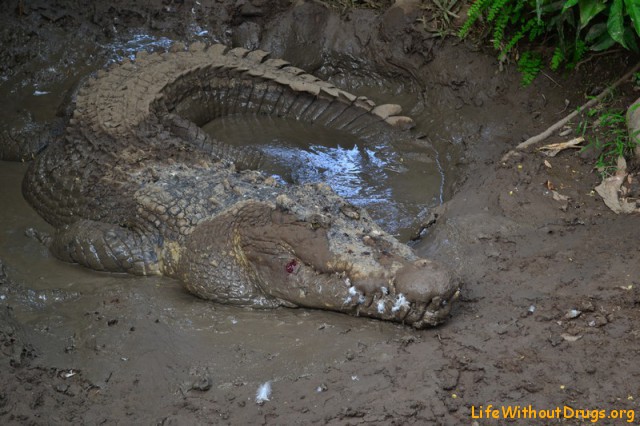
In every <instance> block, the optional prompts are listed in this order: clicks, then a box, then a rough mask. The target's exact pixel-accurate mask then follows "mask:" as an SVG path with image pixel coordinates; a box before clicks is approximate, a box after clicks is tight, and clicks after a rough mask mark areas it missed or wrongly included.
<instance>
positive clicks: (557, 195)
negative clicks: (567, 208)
mask: <svg viewBox="0 0 640 426" xmlns="http://www.w3.org/2000/svg"><path fill="white" fill-rule="evenodd" d="M551 193H552V194H553V195H552V196H553V199H554V200H556V201H569V197H567V196H566V195H562V194H560V193H559V192H558V191H553V190H552V191H551Z"/></svg>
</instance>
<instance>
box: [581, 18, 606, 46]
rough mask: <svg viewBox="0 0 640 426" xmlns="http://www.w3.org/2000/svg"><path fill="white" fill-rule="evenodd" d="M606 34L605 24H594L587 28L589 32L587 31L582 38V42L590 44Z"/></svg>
mask: <svg viewBox="0 0 640 426" xmlns="http://www.w3.org/2000/svg"><path fill="white" fill-rule="evenodd" d="M606 32H607V24H605V23H604V22H600V23H598V24H594V25H592V26H591V27H590V28H589V31H587V35H585V36H584V41H586V42H587V43H589V44H591V43H593V42H594V41H595V40H596V39H597V38H598V37H601V36H602V34H604V33H606Z"/></svg>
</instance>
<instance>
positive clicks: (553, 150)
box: [538, 136, 584, 157]
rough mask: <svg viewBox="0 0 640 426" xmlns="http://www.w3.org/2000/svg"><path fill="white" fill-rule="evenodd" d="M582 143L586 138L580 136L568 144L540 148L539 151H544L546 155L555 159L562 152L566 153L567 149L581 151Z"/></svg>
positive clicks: (561, 143) (567, 142) (554, 144)
mask: <svg viewBox="0 0 640 426" xmlns="http://www.w3.org/2000/svg"><path fill="white" fill-rule="evenodd" d="M582 142H584V138H583V137H582V136H579V137H577V138H573V139H571V140H569V141H566V142H560V143H552V144H549V145H545V146H543V147H540V148H538V151H543V152H544V154H546V155H548V156H549V157H555V156H556V155H557V154H558V153H559V152H560V151H564V150H565V149H569V148H573V149H579V148H580V146H579V145H580V144H581V143H582Z"/></svg>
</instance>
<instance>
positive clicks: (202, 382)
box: [191, 376, 213, 392]
mask: <svg viewBox="0 0 640 426" xmlns="http://www.w3.org/2000/svg"><path fill="white" fill-rule="evenodd" d="M212 382H213V381H212V380H211V377H209V376H206V377H201V378H200V379H198V380H196V381H195V382H193V383H192V384H191V389H192V390H197V391H201V392H206V391H208V390H209V389H211V385H212V384H213V383H212Z"/></svg>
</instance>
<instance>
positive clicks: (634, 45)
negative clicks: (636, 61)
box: [624, 27, 640, 53]
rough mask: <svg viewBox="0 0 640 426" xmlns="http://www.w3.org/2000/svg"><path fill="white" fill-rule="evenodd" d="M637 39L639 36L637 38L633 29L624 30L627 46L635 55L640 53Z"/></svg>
mask: <svg viewBox="0 0 640 426" xmlns="http://www.w3.org/2000/svg"><path fill="white" fill-rule="evenodd" d="M637 39H638V36H636V33H635V31H633V28H631V27H627V28H625V29H624V41H625V42H626V43H627V46H629V50H631V51H632V52H635V53H640V52H639V50H638V42H637V41H636V40H637Z"/></svg>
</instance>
